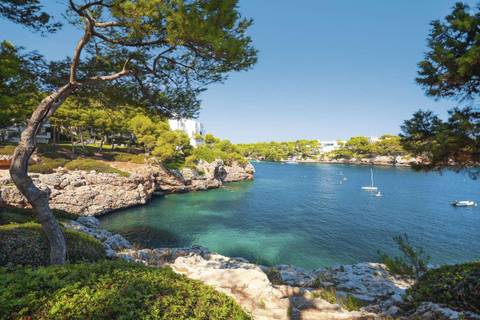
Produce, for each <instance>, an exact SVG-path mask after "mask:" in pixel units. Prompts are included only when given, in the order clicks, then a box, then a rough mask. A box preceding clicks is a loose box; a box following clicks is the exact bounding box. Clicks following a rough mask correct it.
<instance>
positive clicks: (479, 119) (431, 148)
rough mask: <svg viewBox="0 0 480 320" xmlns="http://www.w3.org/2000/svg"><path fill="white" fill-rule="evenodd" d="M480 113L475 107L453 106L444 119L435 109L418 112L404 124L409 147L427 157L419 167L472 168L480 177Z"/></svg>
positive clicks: (406, 147)
mask: <svg viewBox="0 0 480 320" xmlns="http://www.w3.org/2000/svg"><path fill="white" fill-rule="evenodd" d="M478 132H480V112H478V111H475V110H474V109H472V108H464V109H457V108H455V109H453V110H450V111H449V118H448V120H447V121H443V120H442V119H440V118H439V117H438V116H436V115H434V114H433V113H432V112H431V111H418V112H416V113H415V114H414V115H413V117H412V118H411V119H409V120H406V121H405V122H404V124H403V126H402V143H403V145H404V147H405V149H406V150H408V151H409V152H411V153H412V154H414V155H416V156H420V157H423V158H424V159H426V160H427V161H426V163H425V164H422V165H421V166H420V167H418V169H427V170H431V169H433V170H441V169H443V168H445V167H447V166H448V167H451V168H453V169H456V170H461V169H465V168H467V169H469V172H470V173H471V175H472V177H477V176H478V174H479V170H478V168H477V166H478V164H479V163H480V153H479V152H478V150H480V135H479V134H478Z"/></svg>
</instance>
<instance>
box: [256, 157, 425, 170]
mask: <svg viewBox="0 0 480 320" xmlns="http://www.w3.org/2000/svg"><path fill="white" fill-rule="evenodd" d="M250 160H253V161H265V160H263V159H250ZM288 161H294V162H298V163H327V164H328V163H332V164H351V165H365V166H383V167H406V168H409V167H412V166H415V165H418V164H420V163H422V160H421V159H418V158H409V157H401V156H397V157H393V156H376V157H373V158H351V159H330V158H322V159H293V160H280V161H275V162H281V163H285V162H288Z"/></svg>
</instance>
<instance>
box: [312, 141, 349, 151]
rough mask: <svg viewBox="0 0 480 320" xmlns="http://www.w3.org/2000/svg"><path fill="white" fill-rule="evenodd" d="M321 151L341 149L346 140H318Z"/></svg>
mask: <svg viewBox="0 0 480 320" xmlns="http://www.w3.org/2000/svg"><path fill="white" fill-rule="evenodd" d="M318 144H319V148H320V153H328V152H332V151H335V150H338V149H340V148H341V147H342V146H343V145H344V144H345V142H344V141H339V140H338V141H337V140H330V141H322V140H318Z"/></svg>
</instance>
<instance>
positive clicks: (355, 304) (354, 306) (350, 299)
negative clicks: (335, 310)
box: [337, 294, 367, 311]
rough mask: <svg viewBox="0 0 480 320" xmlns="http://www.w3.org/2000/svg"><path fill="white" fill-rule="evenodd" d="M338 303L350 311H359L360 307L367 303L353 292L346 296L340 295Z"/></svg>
mask: <svg viewBox="0 0 480 320" xmlns="http://www.w3.org/2000/svg"><path fill="white" fill-rule="evenodd" d="M337 303H338V304H339V305H341V306H342V307H343V308H345V309H347V310H348V311H359V310H360V308H362V307H364V306H366V305H367V304H366V303H365V302H363V301H362V300H360V299H358V298H357V297H355V296H353V295H351V294H347V296H345V297H339V298H338V300H337Z"/></svg>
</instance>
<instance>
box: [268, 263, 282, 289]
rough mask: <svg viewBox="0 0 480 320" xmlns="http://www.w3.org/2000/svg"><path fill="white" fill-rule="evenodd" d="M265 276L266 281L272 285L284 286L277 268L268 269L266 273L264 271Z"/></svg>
mask: <svg viewBox="0 0 480 320" xmlns="http://www.w3.org/2000/svg"><path fill="white" fill-rule="evenodd" d="M265 274H266V275H267V278H268V280H270V282H271V283H272V284H274V285H282V284H284V283H283V281H282V277H280V272H279V271H278V269H277V268H274V267H271V268H268V270H267V271H265Z"/></svg>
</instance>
